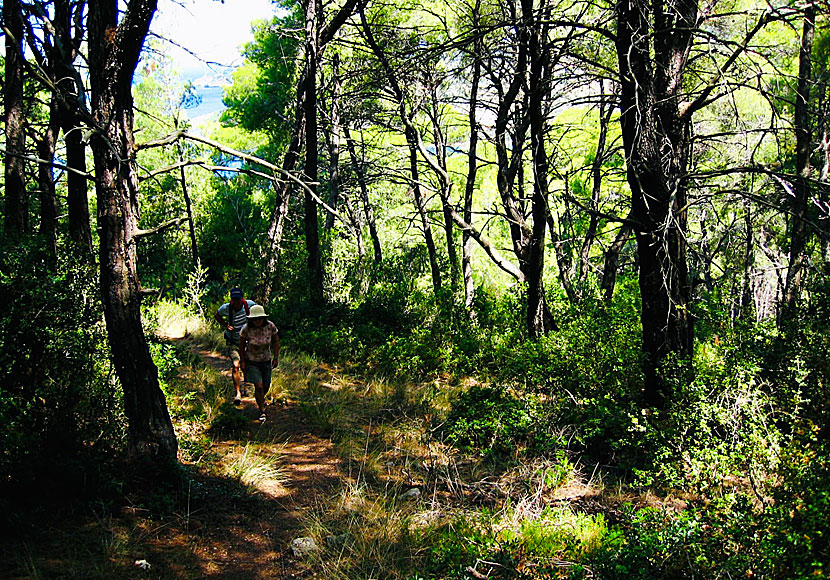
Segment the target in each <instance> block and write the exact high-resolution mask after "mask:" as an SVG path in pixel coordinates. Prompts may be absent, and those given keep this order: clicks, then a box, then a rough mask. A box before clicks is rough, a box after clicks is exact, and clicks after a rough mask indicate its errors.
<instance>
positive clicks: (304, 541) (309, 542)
mask: <svg viewBox="0 0 830 580" xmlns="http://www.w3.org/2000/svg"><path fill="white" fill-rule="evenodd" d="M319 550H320V547H319V546H318V545H317V542H315V541H314V538H295V539H294V540H292V541H291V551H292V552H293V553H294V557H295V558H304V557H306V556H309V555H311V554H313V553H314V552H318V551H319Z"/></svg>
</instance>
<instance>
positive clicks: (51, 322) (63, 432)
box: [0, 240, 125, 511]
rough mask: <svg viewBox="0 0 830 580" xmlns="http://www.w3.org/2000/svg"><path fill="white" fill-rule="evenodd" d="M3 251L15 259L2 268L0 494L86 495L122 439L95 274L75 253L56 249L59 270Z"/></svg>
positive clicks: (29, 251) (19, 249)
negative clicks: (53, 489) (54, 491)
mask: <svg viewBox="0 0 830 580" xmlns="http://www.w3.org/2000/svg"><path fill="white" fill-rule="evenodd" d="M4 243H5V246H4V247H6V248H7V249H10V248H14V251H6V252H3V258H2V259H0V301H1V302H2V303H3V304H5V305H6V307H5V308H3V309H2V312H0V344H2V345H3V348H2V349H0V368H2V370H0V425H2V426H3V427H2V429H0V485H2V486H3V487H7V486H8V487H9V488H11V489H17V487H18V486H23V488H24V491H30V492H31V493H33V494H35V493H36V489H37V488H38V486H40V485H41V484H42V485H43V486H44V487H49V486H51V485H55V486H57V487H61V488H62V489H63V490H67V489H69V488H70V487H71V486H72V485H74V484H75V483H77V484H78V485H79V486H83V480H84V477H85V475H84V474H85V473H86V476H88V479H89V480H91V479H92V474H93V472H94V471H95V469H97V468H93V466H96V465H97V464H98V463H99V462H100V459H101V457H102V456H104V455H107V454H109V453H111V452H112V451H114V450H116V449H120V448H121V445H122V444H123V441H124V436H125V429H124V427H125V421H124V417H123V413H122V411H121V399H120V398H121V389H120V388H118V385H117V384H116V382H115V378H114V373H113V370H112V368H111V365H110V362H109V348H108V345H107V341H106V331H105V328H104V324H103V317H102V310H101V305H100V302H99V299H98V295H99V292H98V286H97V275H96V272H95V269H94V268H93V267H92V266H90V265H87V264H84V263H83V262H82V260H81V256H80V253H79V252H77V250H76V248H75V247H74V246H72V247H68V248H64V247H61V248H60V249H59V254H60V255H59V261H60V263H61V264H62V267H61V269H60V270H59V271H58V270H55V269H53V268H51V266H50V265H49V263H48V260H47V258H46V255H45V254H44V253H43V252H42V251H41V249H40V248H39V247H38V246H37V245H36V244H32V245H17V246H13V245H12V244H10V243H8V241H6V240H4ZM86 462H91V463H89V464H87V463H86ZM75 476H77V480H78V481H77V482H75V481H73V478H75ZM32 482H36V484H35V485H32ZM90 487H92V486H90ZM9 493H10V494H11V492H9ZM4 494H5V493H4V492H2V490H0V495H4ZM10 497H16V496H14V495H13V494H12V495H10ZM0 511H3V510H2V509H0Z"/></svg>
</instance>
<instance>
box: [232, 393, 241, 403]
mask: <svg viewBox="0 0 830 580" xmlns="http://www.w3.org/2000/svg"><path fill="white" fill-rule="evenodd" d="M233 404H234V405H241V404H242V397H240V396H239V395H237V396H235V397H234V398H233Z"/></svg>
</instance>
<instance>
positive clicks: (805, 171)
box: [781, 3, 816, 322]
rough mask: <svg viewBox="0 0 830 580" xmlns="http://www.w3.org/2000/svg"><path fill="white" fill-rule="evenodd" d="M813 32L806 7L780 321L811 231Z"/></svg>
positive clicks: (797, 288)
mask: <svg viewBox="0 0 830 580" xmlns="http://www.w3.org/2000/svg"><path fill="white" fill-rule="evenodd" d="M815 28H816V6H815V4H813V3H809V4H808V6H807V8H806V9H805V11H804V23H803V25H802V33H801V49H800V51H799V59H798V87H797V90H796V95H795V119H794V121H795V165H796V180H795V183H794V188H793V189H794V191H793V193H794V197H793V198H792V200H791V208H792V211H791V218H790V236H789V237H790V257H789V268H788V270H787V285H786V286H785V288H784V308H783V312H782V317H781V320H782V321H783V322H786V321H787V320H789V319H792V318H793V317H794V316H795V310H796V306H797V304H798V299H799V297H800V296H801V292H802V288H803V286H804V276H805V270H806V262H807V255H806V254H807V244H808V242H809V239H810V237H811V234H812V232H811V229H810V228H809V227H808V225H807V219H808V213H809V203H810V193H811V189H812V188H811V187H810V174H811V172H812V167H811V164H810V152H811V148H812V144H813V135H812V129H811V123H812V118H811V115H810V86H811V85H812V76H813V74H812V63H813V60H812V54H813V38H814V36H815Z"/></svg>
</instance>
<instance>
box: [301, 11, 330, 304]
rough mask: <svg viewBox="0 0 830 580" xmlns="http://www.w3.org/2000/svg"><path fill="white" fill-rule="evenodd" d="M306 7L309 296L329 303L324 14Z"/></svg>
mask: <svg viewBox="0 0 830 580" xmlns="http://www.w3.org/2000/svg"><path fill="white" fill-rule="evenodd" d="M304 9H305V33H306V44H305V63H306V75H305V80H306V85H305V123H306V132H305V136H306V142H305V167H304V173H305V175H306V178H307V179H308V187H309V189H311V191H305V192H304V203H303V207H304V209H305V214H304V218H303V223H304V226H305V245H306V252H307V262H306V267H307V269H308V284H309V298H310V299H311V303H312V304H313V305H315V306H321V305H322V304H323V303H324V302H325V292H324V289H323V260H322V255H321V248H320V224H319V222H318V215H317V202H316V201H315V199H314V194H316V193H317V182H318V154H319V152H318V151H317V137H318V136H317V62H318V52H317V51H318V46H319V24H318V18H320V17H321V16H322V13H321V12H322V5H321V4H320V1H319V0H304Z"/></svg>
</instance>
